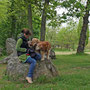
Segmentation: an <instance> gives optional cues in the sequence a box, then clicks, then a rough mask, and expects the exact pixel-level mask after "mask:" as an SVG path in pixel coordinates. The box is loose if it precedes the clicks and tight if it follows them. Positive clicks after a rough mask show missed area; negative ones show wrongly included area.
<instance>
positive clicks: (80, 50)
mask: <svg viewBox="0 0 90 90" xmlns="http://www.w3.org/2000/svg"><path fill="white" fill-rule="evenodd" d="M89 3H90V0H88V1H87V5H86V13H85V15H84V17H83V26H82V30H81V34H80V40H79V45H78V48H77V53H84V48H85V40H86V33H87V28H88V23H89V21H88V17H89V9H88V8H87V7H88V6H89Z"/></svg>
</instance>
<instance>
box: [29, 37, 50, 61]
mask: <svg viewBox="0 0 90 90" xmlns="http://www.w3.org/2000/svg"><path fill="white" fill-rule="evenodd" d="M29 46H30V47H31V46H32V47H34V48H35V50H36V51H40V54H41V56H42V58H41V60H44V57H45V54H46V58H47V59H48V60H49V54H50V49H51V44H50V43H49V42H48V41H40V40H39V39H37V38H33V39H32V41H31V42H29Z"/></svg>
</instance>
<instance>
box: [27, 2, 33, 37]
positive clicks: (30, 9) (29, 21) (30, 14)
mask: <svg viewBox="0 0 90 90" xmlns="http://www.w3.org/2000/svg"><path fill="white" fill-rule="evenodd" d="M28 25H29V29H30V32H31V33H32V35H31V38H33V26H32V8H31V3H30V4H29V5H28Z"/></svg>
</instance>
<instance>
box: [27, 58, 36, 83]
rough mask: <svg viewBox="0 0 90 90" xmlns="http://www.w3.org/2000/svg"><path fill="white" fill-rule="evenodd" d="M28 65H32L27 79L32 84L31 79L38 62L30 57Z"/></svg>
mask: <svg viewBox="0 0 90 90" xmlns="http://www.w3.org/2000/svg"><path fill="white" fill-rule="evenodd" d="M26 63H30V67H29V72H28V75H27V77H26V79H27V80H28V82H29V83H32V81H31V79H32V77H33V72H34V69H35V66H36V60H35V59H34V58H31V57H28V58H27V60H26Z"/></svg>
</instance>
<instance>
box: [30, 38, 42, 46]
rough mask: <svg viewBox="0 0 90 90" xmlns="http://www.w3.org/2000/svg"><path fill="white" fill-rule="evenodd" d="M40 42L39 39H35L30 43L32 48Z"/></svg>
mask: <svg viewBox="0 0 90 90" xmlns="http://www.w3.org/2000/svg"><path fill="white" fill-rule="evenodd" d="M39 42H40V40H39V39H37V38H33V39H32V41H31V42H29V45H30V46H36V45H37V44H38V43H39Z"/></svg>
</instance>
